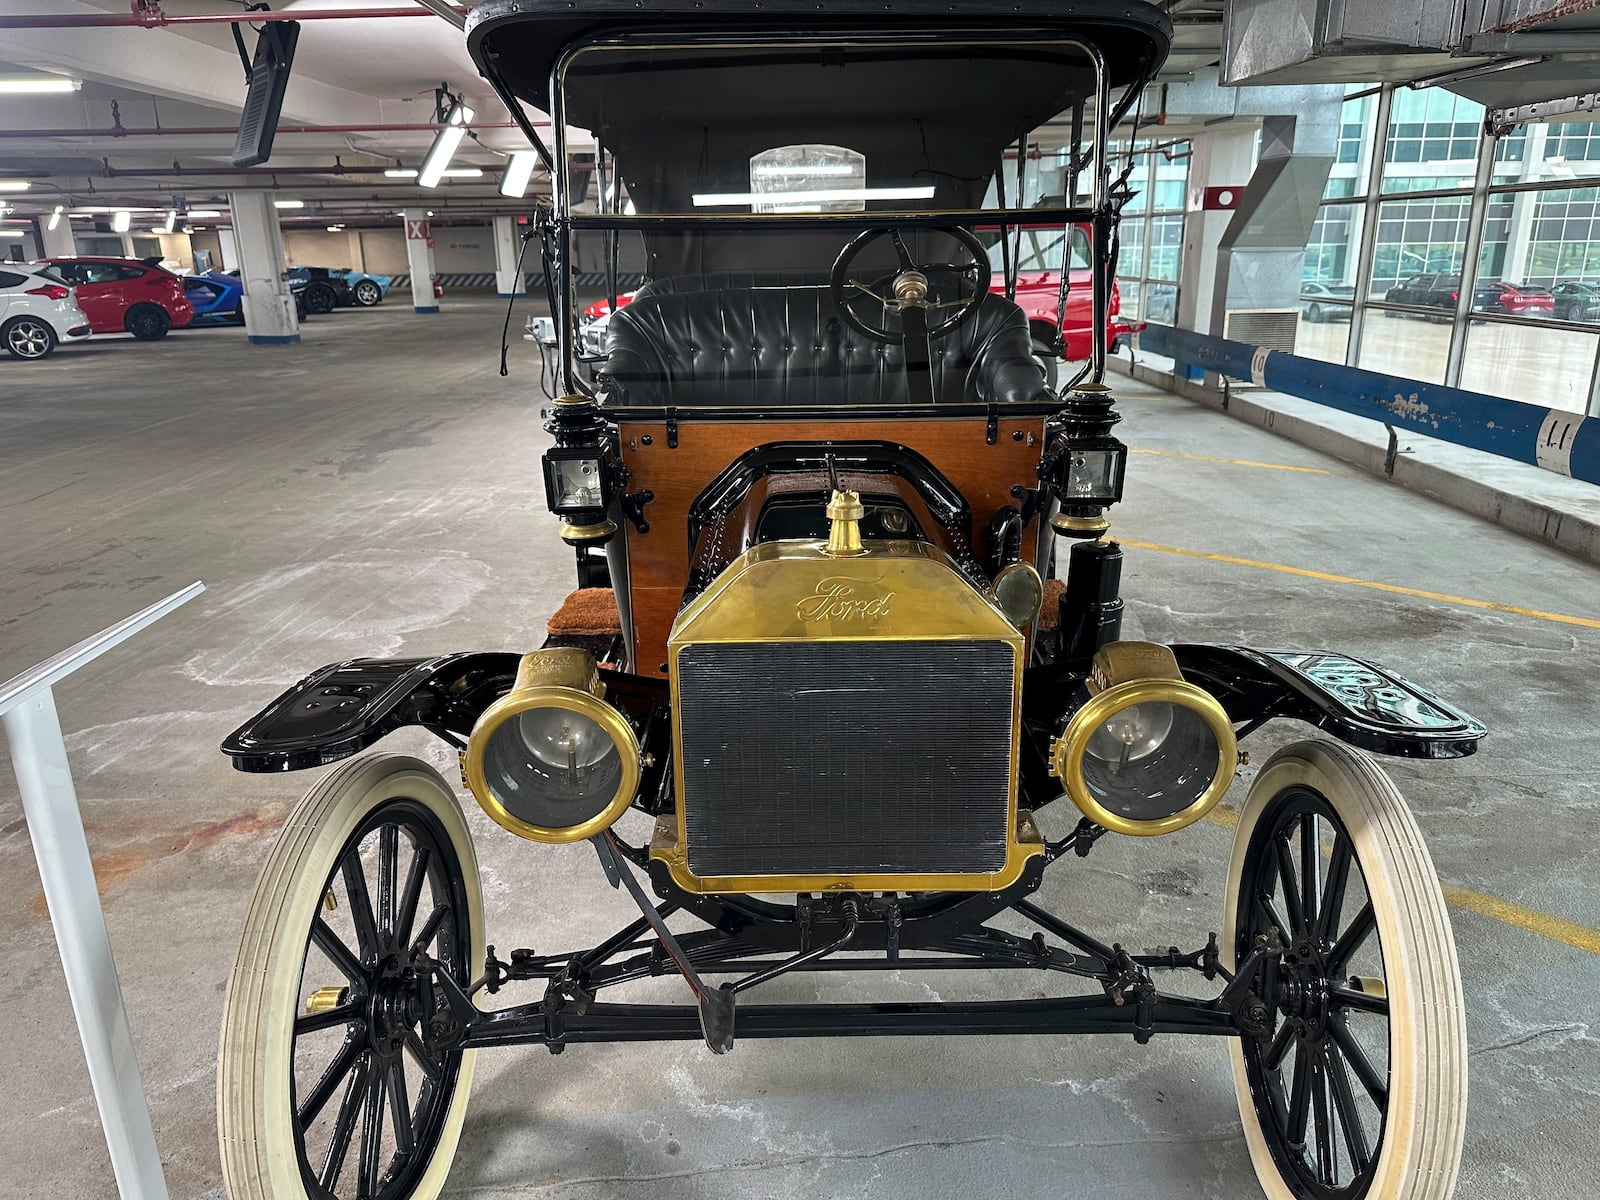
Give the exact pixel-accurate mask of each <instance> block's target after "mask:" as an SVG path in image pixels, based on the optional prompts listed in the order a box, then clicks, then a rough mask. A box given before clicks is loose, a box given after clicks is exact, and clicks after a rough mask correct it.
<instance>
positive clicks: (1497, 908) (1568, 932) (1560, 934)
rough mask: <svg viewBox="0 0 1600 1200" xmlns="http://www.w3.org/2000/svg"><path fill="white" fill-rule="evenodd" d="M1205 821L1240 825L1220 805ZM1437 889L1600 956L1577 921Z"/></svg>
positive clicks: (1505, 921) (1597, 935)
mask: <svg viewBox="0 0 1600 1200" xmlns="http://www.w3.org/2000/svg"><path fill="white" fill-rule="evenodd" d="M1206 820H1208V821H1210V822H1211V823H1212V824H1213V825H1220V826H1222V827H1223V828H1224V829H1236V828H1238V825H1239V813H1238V810H1236V809H1234V808H1232V807H1230V806H1228V805H1226V804H1219V805H1217V807H1215V808H1213V809H1212V810H1211V811H1210V812H1209V813H1207V814H1206ZM1439 887H1440V890H1441V891H1443V892H1444V901H1445V903H1446V904H1448V905H1449V906H1450V907H1451V908H1459V909H1464V910H1465V911H1467V912H1471V913H1477V914H1478V915H1479V916H1480V917H1488V918H1489V919H1490V920H1491V921H1499V922H1500V923H1501V924H1502V925H1510V926H1512V927H1514V928H1516V929H1521V930H1524V931H1525V932H1527V933H1533V934H1537V935H1538V936H1539V937H1542V938H1549V939H1550V940H1551V941H1552V942H1560V943H1562V944H1563V945H1566V946H1571V947H1573V948H1574V949H1577V950H1587V951H1588V952H1589V953H1590V954H1600V929H1590V928H1589V927H1588V926H1587V925H1579V924H1578V923H1577V922H1576V921H1568V920H1566V919H1565V918H1563V917H1557V916H1552V915H1551V914H1550V913H1545V912H1540V911H1539V910H1538V909H1534V908H1524V907H1522V905H1520V904H1512V903H1511V901H1509V900H1502V899H1500V897H1499V896H1491V895H1489V894H1488V893H1486V892H1475V891H1473V890H1472V889H1471V888H1464V887H1461V886H1460V885H1459V884H1454V883H1441V884H1440V885H1439Z"/></svg>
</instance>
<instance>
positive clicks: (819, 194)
mask: <svg viewBox="0 0 1600 1200" xmlns="http://www.w3.org/2000/svg"><path fill="white" fill-rule="evenodd" d="M932 198H933V185H932V184H931V183H930V184H928V185H927V186H925V187H876V188H873V187H869V188H824V189H820V190H818V191H810V192H699V193H697V194H696V195H695V198H694V206H695V207H696V208H718V207H721V206H723V205H728V204H832V203H838V202H841V201H851V200H930V199H932Z"/></svg>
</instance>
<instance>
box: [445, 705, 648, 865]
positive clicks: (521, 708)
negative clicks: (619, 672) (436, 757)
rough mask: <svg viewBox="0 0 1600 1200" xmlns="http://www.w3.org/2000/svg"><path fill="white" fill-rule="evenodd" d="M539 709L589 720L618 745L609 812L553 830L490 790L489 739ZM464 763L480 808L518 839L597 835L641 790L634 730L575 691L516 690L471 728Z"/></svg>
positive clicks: (558, 840)
mask: <svg viewBox="0 0 1600 1200" xmlns="http://www.w3.org/2000/svg"><path fill="white" fill-rule="evenodd" d="M535 708H564V709H566V710H567V711H568V712H575V713H578V714H579V715H580V716H585V717H588V718H589V719H590V720H592V721H593V722H594V723H595V724H597V725H599V726H600V728H601V729H603V730H605V731H606V733H607V735H609V736H610V738H611V741H612V742H613V744H615V746H616V748H617V753H618V754H619V755H621V757H622V778H621V779H620V780H618V781H617V794H616V795H615V796H613V797H612V798H611V800H610V801H609V802H608V803H607V804H606V806H605V808H603V809H601V810H600V812H598V813H597V814H595V815H594V816H592V817H590V818H589V819H588V820H587V821H584V822H582V823H580V824H577V825H569V826H565V827H553V828H552V827H549V826H544V825H534V824H532V823H530V822H528V821H524V820H523V819H522V818H521V817H518V816H516V815H515V814H514V813H512V812H511V811H510V810H509V809H507V808H506V806H505V805H504V804H502V803H501V802H500V798H499V797H498V796H496V795H495V794H494V792H493V791H491V790H490V788H489V781H488V779H487V777H485V775H484V773H483V755H484V751H485V750H486V749H487V748H488V745H489V739H490V738H491V737H493V736H494V733H495V731H496V730H498V729H499V728H500V726H501V725H503V724H505V722H506V721H508V720H510V719H511V718H512V717H515V716H520V715H521V714H522V713H525V712H528V711H530V710H531V709H535ZM463 765H464V767H465V770H466V777H467V787H468V788H470V789H471V791H472V794H473V796H474V797H475V798H476V799H477V801H478V804H479V805H480V806H481V807H482V808H483V811H484V812H486V813H488V814H489V818H490V819H491V820H492V821H494V823H495V824H496V825H499V826H500V827H501V828H502V829H507V830H510V831H511V832H512V833H514V834H516V835H517V836H518V837H525V838H528V839H530V840H532V841H535V842H545V843H547V844H550V845H557V846H559V845H563V844H565V843H568V842H581V841H584V840H585V839H587V838H592V837H594V836H595V834H597V833H603V832H604V831H605V830H607V829H609V828H611V826H612V825H614V824H615V823H616V821H617V818H619V817H620V816H622V814H623V813H625V812H627V811H628V806H629V805H630V804H632V803H633V800H634V797H635V796H636V795H637V794H638V791H639V739H638V736H637V735H636V734H635V733H634V732H633V726H631V725H629V724H628V719H627V718H626V717H624V716H623V715H622V713H621V712H619V711H618V710H617V709H616V708H614V707H612V706H611V705H610V704H607V703H606V702H605V701H604V700H601V699H599V698H598V697H596V696H591V695H589V693H587V692H582V691H578V690H577V689H576V688H567V687H539V688H525V689H522V690H519V691H512V692H510V693H508V694H506V695H504V696H502V697H501V698H500V699H498V700H496V701H495V702H494V703H493V704H491V705H490V706H489V707H488V708H486V709H484V710H483V715H482V716H481V717H479V718H478V722H477V724H476V725H474V726H473V727H472V737H471V738H470V739H469V740H468V742H467V753H466V759H465V762H464V764H463Z"/></svg>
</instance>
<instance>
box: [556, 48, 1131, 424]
mask: <svg viewBox="0 0 1600 1200" xmlns="http://www.w3.org/2000/svg"><path fill="white" fill-rule="evenodd" d="M1024 41H1027V39H1025V38H1024V36H1023V35H1022V33H1021V32H1020V31H1014V30H1013V31H1007V32H1004V33H996V34H993V35H966V36H964V37H963V39H962V44H964V45H972V46H1007V45H1016V44H1021V43H1023V42H1024ZM949 44H950V42H949V40H948V39H947V38H944V39H942V38H940V36H939V35H938V34H937V33H918V32H915V31H913V32H903V33H889V32H883V33H863V34H861V35H856V36H850V37H845V36H841V35H839V34H838V33H836V32H829V33H823V34H818V35H816V36H806V35H804V34H802V33H798V32H797V31H795V30H792V29H790V30H785V31H781V32H775V33H773V34H771V35H760V34H749V33H741V34H738V35H736V36H731V37H730V36H728V35H727V34H714V33H704V32H701V33H693V32H683V33H665V32H661V31H653V32H651V33H648V34H642V35H627V34H608V35H596V36H593V37H588V38H580V39H577V40H575V41H573V42H572V43H571V44H570V45H568V46H567V47H565V48H564V49H563V50H562V52H561V53H560V54H559V55H558V56H557V57H556V59H555V60H554V62H553V63H552V65H551V70H550V90H549V97H550V121H551V132H552V147H551V151H552V153H551V157H552V159H553V160H554V162H553V167H554V171H553V184H554V187H553V193H554V194H553V202H554V203H553V210H552V212H551V216H552V218H553V224H554V234H555V238H556V244H557V253H558V257H559V280H558V283H557V286H556V287H555V288H553V289H551V291H552V296H553V298H555V299H556V300H557V301H558V304H559V308H560V311H558V312H555V313H552V316H553V317H554V318H555V327H556V336H557V339H558V349H557V370H558V376H559V378H558V383H557V386H558V387H559V388H560V389H561V390H562V391H565V392H567V393H569V394H572V393H581V394H585V395H590V396H593V395H594V394H595V393H594V389H593V388H591V387H590V386H589V384H588V383H587V382H586V381H585V380H584V379H583V377H582V372H581V371H580V369H579V368H580V365H581V340H580V332H579V315H580V313H581V312H582V307H581V306H580V304H579V302H578V297H577V281H576V272H575V271H574V270H573V268H572V234H573V233H574V232H576V231H581V230H594V231H615V232H627V231H642V230H645V229H651V228H654V229H673V228H677V229H709V228H717V227H721V228H728V227H738V226H744V227H746V228H762V229H770V228H787V229H819V228H820V229H826V228H841V229H848V230H858V231H859V230H866V229H872V228H890V227H896V226H898V227H905V228H915V227H919V226H920V227H928V228H936V227H939V226H952V225H958V226H961V227H963V228H965V229H968V230H974V229H976V228H977V227H979V226H988V227H990V228H993V227H996V226H998V228H999V230H1000V234H1001V238H1002V239H1009V238H1010V237H1011V236H1012V234H1013V232H1014V231H1016V230H1020V229H1021V228H1023V227H1025V226H1027V225H1035V226H1037V225H1039V224H1043V223H1048V224H1049V225H1051V226H1054V225H1056V224H1057V223H1059V224H1060V225H1061V226H1062V227H1064V228H1067V229H1071V228H1072V227H1075V226H1087V227H1088V229H1089V231H1090V233H1089V243H1090V259H1091V272H1090V279H1091V287H1092V292H1093V295H1092V298H1091V306H1090V307H1091V337H1090V361H1089V364H1088V366H1087V367H1086V369H1085V373H1086V374H1087V376H1088V378H1089V380H1090V381H1091V382H1093V383H1096V384H1098V383H1100V382H1101V381H1102V380H1103V378H1104V375H1105V359H1106V348H1105V343H1106V332H1107V327H1108V323H1109V318H1108V308H1109V303H1110V295H1111V273H1112V271H1113V269H1114V266H1113V250H1114V242H1115V230H1116V225H1117V219H1118V218H1117V206H1116V205H1115V204H1114V203H1113V201H1112V184H1111V164H1110V158H1109V148H1110V131H1111V125H1112V122H1113V119H1114V118H1115V117H1118V116H1120V115H1121V113H1122V112H1123V111H1124V110H1125V109H1126V108H1127V107H1129V106H1130V105H1131V103H1132V100H1133V98H1134V97H1135V96H1136V95H1137V92H1138V91H1141V90H1142V87H1143V86H1144V83H1145V82H1147V81H1136V82H1135V83H1130V84H1128V85H1127V88H1126V94H1125V95H1124V97H1123V100H1122V103H1120V104H1118V105H1115V106H1114V105H1113V99H1112V95H1111V92H1112V87H1111V83H1110V78H1111V76H1110V72H1109V70H1108V66H1107V63H1106V58H1105V55H1104V53H1103V52H1102V51H1101V50H1100V48H1099V47H1098V46H1097V45H1095V44H1094V43H1093V42H1090V41H1086V40H1084V39H1081V38H1075V37H1071V36H1066V35H1058V34H1052V35H1051V36H1050V37H1049V38H1048V39H1045V40H1044V41H1042V42H1040V41H1037V40H1035V41H1032V42H1029V44H1040V45H1047V46H1052V47H1061V48H1070V49H1072V50H1074V51H1077V52H1079V53H1082V54H1083V55H1084V56H1085V58H1086V59H1087V60H1088V62H1089V64H1090V65H1091V66H1092V68H1093V71H1094V90H1093V100H1094V112H1093V118H1094V121H1093V132H1092V143H1091V144H1092V147H1093V173H1092V177H1091V180H1090V183H1091V189H1090V203H1089V206H1088V207H1083V206H1081V205H1071V204H1068V205H1065V206H1055V207H1041V208H1027V209H1022V208H1002V209H993V208H991V209H983V208H956V209H926V208H924V209H917V210H912V211H901V212H894V211H888V210H882V209H875V210H871V211H858V212H837V213H805V214H795V213H773V212H761V213H758V212H747V213H727V212H723V213H704V214H701V213H635V214H633V215H623V214H608V213H579V212H574V211H573V206H572V196H573V189H572V182H571V157H570V153H569V146H568V142H569V139H568V121H567V119H566V110H567V107H568V104H567V74H568V71H569V69H570V68H571V66H572V64H573V63H574V62H575V61H576V60H577V59H578V58H579V57H580V56H582V55H584V54H588V53H593V52H596V51H604V50H618V49H627V50H630V51H635V52H637V51H640V50H647V51H672V50H680V49H684V48H695V49H703V50H752V49H755V50H759V49H765V48H770V47H784V46H802V45H803V46H805V47H807V48H808V49H810V48H815V49H826V48H828V47H843V48H849V47H859V46H862V45H874V46H878V47H899V46H904V47H907V48H915V47H918V46H928V47H939V48H948V46H949ZM1089 98H1090V97H1089V96H1088V95H1086V96H1085V97H1084V100H1085V102H1087V100H1088V99H1089ZM1114 109H1115V111H1114ZM1054 115H1055V114H1052V116H1054ZM1081 124H1082V122H1081V118H1080V119H1079V120H1078V121H1077V122H1075V132H1078V133H1079V134H1080V136H1081V133H1083V132H1088V131H1087V130H1082V129H1081ZM1076 152H1077V147H1076V146H1075V147H1074V153H1076ZM603 153H604V152H603V150H602V148H601V147H600V146H599V145H598V143H597V145H596V163H597V168H598V167H599V166H600V164H601V160H602V157H603ZM1004 161H1005V160H1004V157H1003V156H1002V159H1001V161H1000V163H999V165H998V166H997V168H996V170H997V171H1003V170H1004ZM1068 199H1069V200H1070V197H1068ZM1071 242H1072V238H1071V235H1070V234H1069V235H1068V236H1067V237H1066V238H1065V239H1064V241H1063V253H1064V260H1063V266H1062V278H1063V282H1064V284H1068V281H1069V280H1070V274H1071V249H1070V247H1071ZM1014 269H1015V266H1014V265H1013V270H1014ZM1008 283H1009V281H1008ZM615 308H616V302H615V299H614V298H613V301H612V311H615ZM1065 309H1066V306H1065V304H1063V305H1062V306H1061V314H1060V317H1059V319H1061V320H1064V319H1065ZM1080 381H1081V376H1080ZM1075 382H1079V381H1075ZM989 407H990V406H985V405H982V404H971V405H966V404H963V405H939V406H937V407H936V408H932V409H930V408H929V407H928V406H927V405H925V404H912V405H903V406H901V405H896V406H892V407H891V408H886V409H884V410H883V411H882V412H881V413H878V415H880V416H887V415H893V416H897V417H898V416H935V417H952V416H957V415H968V414H966V413H965V411H964V410H966V409H969V408H970V409H972V410H973V412H972V414H971V415H983V414H984V413H986V412H988V411H989ZM1015 407H1016V408H1017V409H1018V410H1019V414H1020V411H1021V410H1022V409H1023V408H1026V409H1029V410H1031V409H1033V408H1035V407H1038V408H1041V410H1042V411H1043V412H1045V413H1049V412H1053V411H1055V410H1056V407H1057V406H1039V405H1027V406H1015ZM607 411H608V412H610V413H615V414H616V415H617V417H618V418H622V417H624V416H626V417H633V418H635V419H637V418H641V417H644V416H646V415H659V414H661V413H664V412H670V413H675V414H676V415H677V416H678V417H682V416H685V415H687V414H688V413H690V412H695V411H700V410H693V409H687V408H685V409H676V410H669V409H665V408H655V407H652V408H641V407H626V406H608V407H607ZM704 411H705V412H706V414H707V415H709V416H718V415H720V416H721V417H724V418H732V419H741V415H742V417H743V418H745V419H749V418H754V417H761V416H772V415H774V413H773V412H772V411H770V410H765V409H760V408H759V407H757V406H752V407H749V408H746V407H744V406H740V407H724V408H716V409H708V410H704ZM1007 411H1008V412H1009V411H1011V409H1009V408H1008V410H1007ZM860 412H861V410H860V409H858V408H855V407H851V408H846V407H830V408H827V409H819V410H817V412H816V415H817V416H819V417H820V416H823V415H826V416H828V417H831V418H834V419H838V418H839V417H840V416H850V415H857V414H859V413H860ZM783 415H785V416H800V415H802V414H801V413H800V412H799V411H797V410H788V409H786V410H784V414H783Z"/></svg>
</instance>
